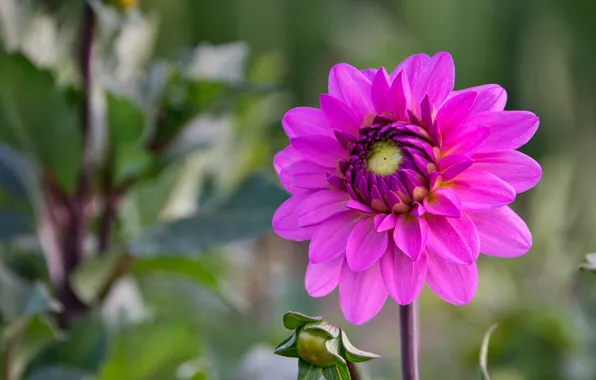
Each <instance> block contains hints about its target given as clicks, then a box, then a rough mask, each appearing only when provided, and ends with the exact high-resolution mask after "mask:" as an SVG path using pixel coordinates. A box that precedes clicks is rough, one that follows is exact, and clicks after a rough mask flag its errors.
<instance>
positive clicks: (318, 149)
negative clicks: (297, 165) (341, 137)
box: [290, 135, 348, 167]
mask: <svg viewBox="0 0 596 380" xmlns="http://www.w3.org/2000/svg"><path fill="white" fill-rule="evenodd" d="M290 144H292V146H293V147H294V148H296V150H298V151H299V152H300V153H301V154H302V156H303V157H304V159H306V160H308V161H311V162H314V163H315V164H319V165H321V166H326V167H335V166H336V163H337V161H338V160H339V159H341V158H345V157H346V156H347V154H348V153H347V152H346V150H345V149H344V148H342V147H341V146H340V145H339V143H338V142H337V140H336V139H335V138H331V137H327V136H320V135H313V136H302V137H295V138H293V139H291V140H290Z"/></svg>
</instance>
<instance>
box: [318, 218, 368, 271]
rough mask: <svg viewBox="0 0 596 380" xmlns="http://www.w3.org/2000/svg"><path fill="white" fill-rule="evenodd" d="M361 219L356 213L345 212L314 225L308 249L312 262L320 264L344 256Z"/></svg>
mask: <svg viewBox="0 0 596 380" xmlns="http://www.w3.org/2000/svg"><path fill="white" fill-rule="evenodd" d="M359 220H360V219H359V218H358V216H357V215H354V213H352V212H344V213H341V214H338V215H335V216H334V217H331V218H329V219H327V220H326V221H324V222H323V223H321V224H319V225H317V226H313V227H316V230H315V231H314V233H313V234H312V239H311V241H310V246H309V249H308V258H309V260H310V262H312V263H315V264H318V263H322V262H325V261H329V260H332V259H334V258H336V257H339V256H342V257H343V256H344V254H345V253H346V244H347V242H348V237H349V236H350V234H351V233H352V229H353V228H354V226H355V225H356V223H358V221H359Z"/></svg>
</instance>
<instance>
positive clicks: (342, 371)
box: [323, 363, 352, 380]
mask: <svg viewBox="0 0 596 380" xmlns="http://www.w3.org/2000/svg"><path fill="white" fill-rule="evenodd" d="M323 377H324V378H325V380H351V378H352V377H351V376H350V370H349V369H348V366H347V365H345V364H341V363H338V364H336V365H334V366H331V367H327V368H323Z"/></svg>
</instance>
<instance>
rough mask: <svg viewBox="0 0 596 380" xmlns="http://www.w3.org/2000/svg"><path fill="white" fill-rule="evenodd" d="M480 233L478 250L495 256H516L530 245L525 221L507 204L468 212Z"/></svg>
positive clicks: (530, 241) (526, 250)
mask: <svg viewBox="0 0 596 380" xmlns="http://www.w3.org/2000/svg"><path fill="white" fill-rule="evenodd" d="M469 215H470V217H471V218H472V220H473V221H474V224H475V225H476V228H477V229H478V234H479V235H480V251H481V252H482V253H484V254H486V255H490V256H497V257H518V256H521V255H524V254H526V253H527V252H528V251H529V250H530V248H531V247H532V234H531V233H530V230H529V229H528V226H527V225H526V223H525V222H524V221H523V220H522V218H520V217H519V216H518V215H517V214H516V213H515V211H513V210H512V209H511V208H510V207H508V206H503V207H499V208H496V209H494V210H489V211H485V212H483V213H478V214H477V213H470V214H469Z"/></svg>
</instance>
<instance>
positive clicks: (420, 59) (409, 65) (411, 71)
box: [390, 54, 430, 80]
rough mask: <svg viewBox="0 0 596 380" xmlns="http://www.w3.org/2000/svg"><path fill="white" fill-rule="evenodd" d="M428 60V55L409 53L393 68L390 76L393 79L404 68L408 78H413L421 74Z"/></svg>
mask: <svg viewBox="0 0 596 380" xmlns="http://www.w3.org/2000/svg"><path fill="white" fill-rule="evenodd" d="M429 61H430V57H429V56H428V55H426V54H414V55H411V56H409V57H408V58H406V59H405V60H404V61H403V62H402V63H400V64H399V65H398V66H397V67H396V68H395V70H393V72H392V73H391V77H390V78H391V80H394V79H395V78H396V77H397V75H398V74H399V73H400V72H402V71H404V70H405V71H406V72H407V73H408V77H409V78H411V79H415V78H417V77H418V76H420V74H422V70H423V69H424V67H425V66H426V64H427V63H428V62H429Z"/></svg>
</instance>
